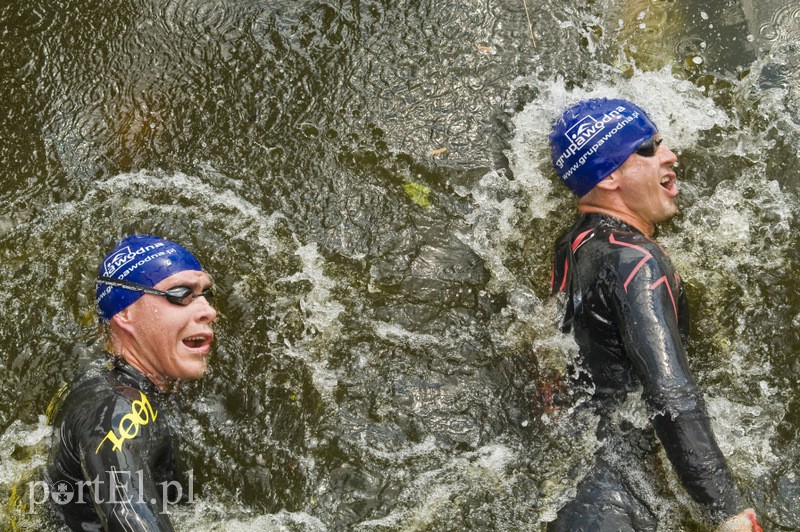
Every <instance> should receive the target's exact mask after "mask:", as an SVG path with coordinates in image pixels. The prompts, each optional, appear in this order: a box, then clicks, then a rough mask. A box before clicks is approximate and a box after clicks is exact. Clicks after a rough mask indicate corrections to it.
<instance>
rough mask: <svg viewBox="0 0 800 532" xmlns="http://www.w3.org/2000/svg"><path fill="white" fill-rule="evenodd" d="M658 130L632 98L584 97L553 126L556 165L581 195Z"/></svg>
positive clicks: (564, 177) (570, 187)
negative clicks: (632, 101)
mask: <svg viewBox="0 0 800 532" xmlns="http://www.w3.org/2000/svg"><path fill="white" fill-rule="evenodd" d="M656 132H658V128H656V126H655V124H653V122H652V120H650V117H649V116H647V113H645V111H644V110H643V109H642V108H641V107H639V106H637V105H635V104H633V103H631V102H629V101H626V100H617V99H607V98H593V99H590V100H584V101H581V102H578V103H577V104H575V105H574V106H572V107H570V108H569V109H567V110H566V111H564V114H563V115H562V116H561V117H560V118H559V119H558V120H557V121H556V123H555V124H554V125H553V131H552V133H551V134H550V146H551V148H552V157H553V166H554V167H555V169H556V173H558V176H559V177H560V178H561V181H562V182H563V183H564V184H565V185H566V186H567V188H569V189H570V190H572V192H574V193H575V194H576V195H577V196H578V197H581V196H583V195H585V194H586V193H587V192H589V191H590V190H592V189H593V188H594V186H595V185H596V184H597V183H599V182H600V181H602V180H603V179H605V178H606V177H607V176H608V175H609V174H610V173H611V172H613V171H614V170H616V169H617V168H619V167H620V166H622V163H624V162H625V160H626V159H627V158H628V157H630V155H631V154H632V153H633V152H634V150H636V148H637V147H638V146H639V144H641V143H642V142H644V141H646V140H647V139H649V138H650V137H652V136H653V135H655V134H656Z"/></svg>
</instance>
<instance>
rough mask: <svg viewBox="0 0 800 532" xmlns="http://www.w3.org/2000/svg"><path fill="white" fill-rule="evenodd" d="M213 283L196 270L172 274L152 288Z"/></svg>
mask: <svg viewBox="0 0 800 532" xmlns="http://www.w3.org/2000/svg"><path fill="white" fill-rule="evenodd" d="M213 282H214V281H213V279H212V278H211V276H210V275H208V274H207V273H206V272H202V271H198V270H184V271H182V272H178V273H173V274H172V275H170V276H169V277H167V278H166V279H163V280H161V281H160V282H159V283H158V284H157V285H156V286H155V287H154V288H156V289H159V290H160V289H162V287H170V286H176V285H177V284H191V285H210V284H212V283H213Z"/></svg>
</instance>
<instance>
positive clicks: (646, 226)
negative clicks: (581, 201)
mask: <svg viewBox="0 0 800 532" xmlns="http://www.w3.org/2000/svg"><path fill="white" fill-rule="evenodd" d="M578 212H580V213H581V214H602V215H605V216H610V217H611V218H616V219H617V220H620V221H622V222H625V223H626V224H628V225H630V226H631V227H633V228H635V229H637V230H638V231H640V232H641V233H642V234H643V235H645V236H646V237H648V238H651V237H652V236H653V233H655V230H656V226H655V225H653V224H652V223H650V222H647V221H645V220H642V219H641V218H640V217H638V216H636V215H635V214H632V213H629V212H624V211H620V210H617V209H610V208H607V207H600V206H598V205H589V204H586V205H578Z"/></svg>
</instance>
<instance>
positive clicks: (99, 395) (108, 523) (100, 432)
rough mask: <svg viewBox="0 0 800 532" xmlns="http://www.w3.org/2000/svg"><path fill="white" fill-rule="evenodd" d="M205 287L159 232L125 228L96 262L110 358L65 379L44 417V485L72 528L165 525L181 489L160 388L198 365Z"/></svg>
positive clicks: (198, 272)
mask: <svg viewBox="0 0 800 532" xmlns="http://www.w3.org/2000/svg"><path fill="white" fill-rule="evenodd" d="M210 289H211V278H210V277H209V275H208V274H207V273H206V272H204V271H203V269H202V267H201V266H200V263H199V262H198V261H197V259H196V258H195V257H194V256H193V255H192V254H191V253H189V251H187V250H186V249H184V248H183V247H182V246H180V245H179V244H176V243H175V242H171V241H169V240H164V239H162V238H158V237H154V236H149V235H132V236H129V237H128V238H126V239H124V240H122V241H121V242H119V243H118V244H117V246H116V247H115V248H114V250H113V251H112V252H111V253H109V254H108V255H107V256H106V257H105V259H104V260H103V262H102V264H101V266H100V271H99V277H98V282H97V304H98V312H99V314H100V317H101V320H102V321H104V322H106V323H107V325H108V334H109V340H108V344H109V345H108V349H109V352H111V353H113V355H114V364H113V367H112V368H108V369H94V370H92V371H90V372H89V373H88V374H87V375H86V376H84V378H83V379H82V380H80V381H79V382H78V383H77V384H75V385H73V386H72V387H71V388H70V389H69V390H68V393H67V395H66V397H65V398H64V399H63V402H62V403H61V405H60V407H59V409H58V412H57V413H56V415H55V417H54V418H53V429H54V430H53V442H52V450H51V452H52V458H51V460H50V464H49V467H48V477H49V481H50V486H51V488H50V489H51V494H52V498H53V500H54V501H55V503H56V504H57V505H58V507H59V509H60V510H61V513H62V514H63V516H64V520H65V522H66V524H67V526H69V527H70V528H71V529H72V530H97V531H99V530H137V531H139V530H142V531H144V530H147V531H168V530H173V528H172V524H171V523H170V519H169V511H168V508H166V507H165V504H169V503H174V502H176V500H177V498H178V496H179V495H180V494H181V492H183V493H184V494H185V493H186V491H184V489H183V488H184V487H181V486H180V484H179V483H178V481H177V480H176V479H175V465H174V460H173V448H172V438H171V434H170V428H169V426H168V423H167V419H168V402H169V401H168V395H167V394H168V392H169V391H170V390H171V388H172V386H173V384H174V383H175V382H176V381H179V380H192V379H198V378H200V377H201V376H202V375H203V373H204V372H205V369H206V361H207V357H208V355H209V352H210V349H211V342H212V340H213V338H214V335H213V332H212V330H211V324H212V323H213V321H214V320H215V319H216V316H217V313H216V310H214V308H213V307H212V306H211V304H210V302H209V298H210V295H211V292H210ZM187 488H188V487H187ZM176 492H177V495H175V493H176Z"/></svg>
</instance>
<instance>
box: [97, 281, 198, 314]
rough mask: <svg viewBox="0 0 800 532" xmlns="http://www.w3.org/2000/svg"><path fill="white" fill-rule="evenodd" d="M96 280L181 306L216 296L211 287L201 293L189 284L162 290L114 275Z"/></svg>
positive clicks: (99, 282)
mask: <svg viewBox="0 0 800 532" xmlns="http://www.w3.org/2000/svg"><path fill="white" fill-rule="evenodd" d="M96 282H97V283H98V284H107V285H108V286H113V287H116V288H124V289H125V290H132V291H134V292H144V293H145V294H150V295H152V296H161V297H165V298H167V301H169V302H170V303H172V304H173V305H180V306H181V307H185V306H186V305H188V304H189V303H191V302H192V301H194V300H195V299H197V298H198V297H204V298H206V301H208V302H211V299H212V297H213V296H214V292H213V290H212V288H211V287H209V288H206V289H205V290H203V291H202V292H200V293H199V294H195V293H194V289H193V288H191V287H188V286H175V287H173V288H170V289H169V290H166V291H162V290H156V289H155V288H150V287H149V286H145V285H143V284H139V283H132V282H130V281H123V280H122V279H114V278H113V277H98V278H97V281H96Z"/></svg>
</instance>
